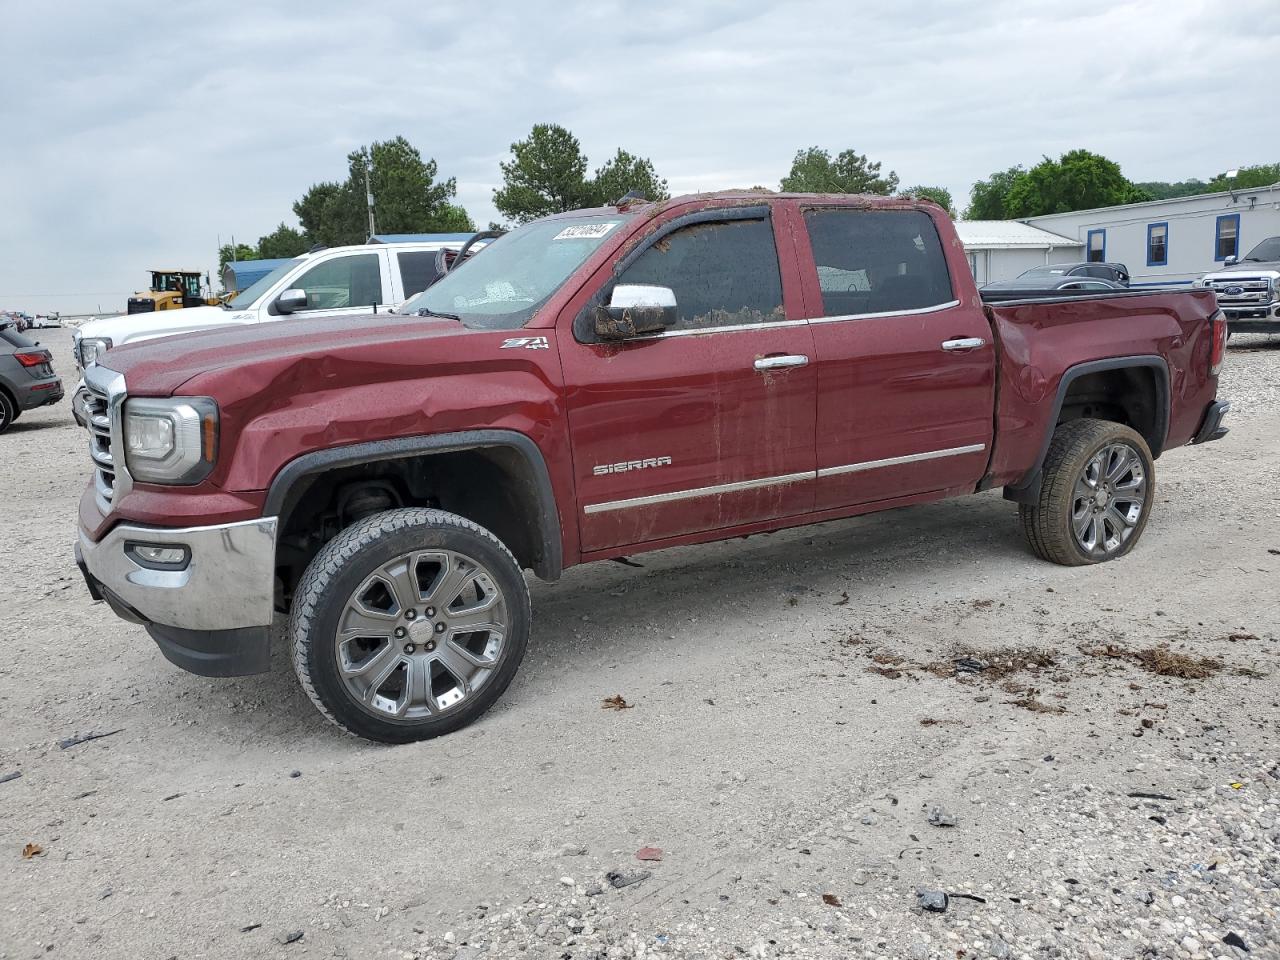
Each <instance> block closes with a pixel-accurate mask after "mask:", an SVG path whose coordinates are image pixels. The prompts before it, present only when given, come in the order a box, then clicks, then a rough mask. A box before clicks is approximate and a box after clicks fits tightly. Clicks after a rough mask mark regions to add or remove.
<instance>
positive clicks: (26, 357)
mask: <svg viewBox="0 0 1280 960" xmlns="http://www.w3.org/2000/svg"><path fill="white" fill-rule="evenodd" d="M13 359H15V360H17V361H18V362H19V363H20V364H22V365H23V366H24V367H38V366H40V364H42V363H48V362H49V361H50V360H52V359H53V354H51V353H49V352H48V351H45V350H37V351H36V352H35V353H15V354H14V355H13Z"/></svg>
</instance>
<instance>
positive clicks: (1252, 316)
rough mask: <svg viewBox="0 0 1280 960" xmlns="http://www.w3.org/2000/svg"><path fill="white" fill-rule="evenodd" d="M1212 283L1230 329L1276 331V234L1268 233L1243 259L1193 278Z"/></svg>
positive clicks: (1279, 300)
mask: <svg viewBox="0 0 1280 960" xmlns="http://www.w3.org/2000/svg"><path fill="white" fill-rule="evenodd" d="M1195 285H1196V286H1197V287H1212V288H1213V290H1214V292H1215V293H1217V295H1218V307H1219V309H1221V310H1222V312H1223V314H1224V315H1225V316H1226V318H1227V323H1228V325H1229V326H1230V329H1231V332H1232V333H1280V237H1268V238H1267V239H1266V240H1263V241H1262V242H1261V243H1259V244H1258V245H1257V246H1256V247H1254V248H1253V249H1252V250H1250V251H1249V253H1248V255H1247V256H1246V257H1245V258H1244V259H1243V260H1241V259H1238V258H1236V257H1226V258H1225V260H1224V262H1223V265H1222V269H1221V270H1215V271H1213V272H1212V273H1207V274H1205V275H1204V276H1203V277H1201V278H1200V279H1199V280H1197V281H1196V282H1195Z"/></svg>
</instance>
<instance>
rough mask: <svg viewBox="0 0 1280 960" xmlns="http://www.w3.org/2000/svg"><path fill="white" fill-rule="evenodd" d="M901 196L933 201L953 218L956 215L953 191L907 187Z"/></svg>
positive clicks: (940, 188)
mask: <svg viewBox="0 0 1280 960" xmlns="http://www.w3.org/2000/svg"><path fill="white" fill-rule="evenodd" d="M899 196H903V197H921V198H923V199H925V200H932V201H933V202H934V203H936V204H937V205H938V206H940V207H941V208H942V209H943V210H945V211H947V213H949V214H950V215H951V216H952V217H954V216H955V215H956V211H955V207H953V206H952V205H951V191H950V190H948V189H947V188H946V187H923V186H921V187H907V189H905V190H903V191H901V192H900V193H899Z"/></svg>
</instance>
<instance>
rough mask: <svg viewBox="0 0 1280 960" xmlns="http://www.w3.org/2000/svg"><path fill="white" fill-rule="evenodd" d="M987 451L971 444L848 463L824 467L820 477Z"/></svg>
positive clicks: (982, 444) (978, 444)
mask: <svg viewBox="0 0 1280 960" xmlns="http://www.w3.org/2000/svg"><path fill="white" fill-rule="evenodd" d="M985 449H987V445H986V444H985V443H971V444H969V445H968V446H964V447H948V448H947V449H945V450H929V451H926V452H925V453H910V454H907V455H906V456H905V457H887V458H885V459H884V460H864V461H863V462H862V463H846V464H844V465H842V466H839V467H822V468H820V469H819V470H818V476H819V477H834V476H837V475H839V474H842V473H861V472H863V471H864V470H878V469H880V468H881V467H896V466H899V465H900V464H904V463H919V462H920V461H922V460H940V459H941V458H943V457H958V456H961V455H963V454H966V453H981V452H982V451H983V450H985Z"/></svg>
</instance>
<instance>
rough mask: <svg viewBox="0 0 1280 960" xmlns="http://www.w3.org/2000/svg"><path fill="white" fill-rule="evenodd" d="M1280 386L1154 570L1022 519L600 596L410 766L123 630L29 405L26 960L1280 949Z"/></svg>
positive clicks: (808, 549)
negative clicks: (1090, 555) (1079, 545)
mask: <svg viewBox="0 0 1280 960" xmlns="http://www.w3.org/2000/svg"><path fill="white" fill-rule="evenodd" d="M39 337H40V338H41V339H43V340H45V341H46V342H48V343H50V344H51V345H52V346H53V348H54V350H55V360H56V364H57V366H58V369H59V371H60V372H61V373H63V375H64V378H69V377H70V375H71V374H72V373H73V370H74V367H73V365H72V362H71V358H70V352H69V343H70V335H69V332H67V331H41V332H40V333H39ZM1278 383H1280V338H1274V339H1272V340H1270V341H1268V340H1266V339H1265V338H1258V337H1253V338H1246V337H1240V338H1236V339H1233V340H1232V342H1231V345H1230V348H1229V351H1228V359H1227V368H1226V372H1225V373H1224V375H1223V380H1222V386H1221V391H1220V393H1221V395H1222V396H1224V397H1227V398H1229V399H1231V400H1232V401H1233V403H1234V405H1235V411H1234V413H1233V415H1232V417H1231V420H1230V424H1231V426H1232V432H1231V434H1230V436H1229V437H1227V438H1226V439H1225V440H1223V441H1222V442H1219V443H1214V444H1210V445H1207V446H1204V447H1200V448H1189V449H1181V450H1175V451H1172V452H1171V453H1169V454H1168V455H1167V456H1166V457H1164V458H1162V459H1161V460H1160V461H1159V463H1158V465H1157V477H1158V483H1159V488H1158V503H1157V508H1156V511H1155V513H1154V515H1153V517H1152V520H1151V523H1150V525H1149V526H1148V528H1147V531H1146V534H1145V537H1144V541H1143V543H1141V544H1140V545H1139V547H1138V548H1137V549H1136V551H1135V552H1134V553H1133V554H1132V555H1130V556H1129V557H1127V558H1125V559H1123V560H1120V561H1117V562H1115V563H1111V564H1105V565H1103V566H1100V567H1091V568H1082V569H1064V568H1060V567H1055V566H1052V565H1049V564H1046V563H1043V562H1040V561H1038V560H1036V559H1035V558H1034V557H1033V556H1032V555H1031V554H1030V553H1029V551H1028V550H1027V549H1026V548H1025V547H1024V546H1023V545H1022V543H1021V542H1020V541H1019V539H1018V537H1017V535H1016V533H1015V531H1014V525H1013V508H1012V507H1011V505H1010V504H1008V503H1006V502H1004V501H1003V500H1001V498H1000V496H999V494H998V493H990V494H985V495H982V496H976V497H969V498H966V499H962V500H956V501H951V502H947V503H942V504H934V505H929V506H925V507H918V508H911V509H905V510H897V511H893V512H889V513H885V514H881V515H878V516H873V517H865V518H861V519H856V520H850V521H842V522H837V523H828V524H823V525H821V526H818V527H812V528H808V529H804V530H796V531H788V532H784V533H778V534H774V535H768V536H759V537H754V538H751V539H749V540H745V541H743V540H737V541H733V542H729V543H723V544H715V545H710V546H705V547H696V548H688V549H683V550H672V551H666V552H663V553H659V554H651V555H645V556H641V557H639V558H638V562H640V563H642V564H643V565H644V566H643V568H642V569H634V568H629V567H625V566H621V565H618V564H601V565H596V566H591V567H582V568H578V569H575V570H572V571H570V572H569V573H568V574H567V575H566V576H565V578H564V579H563V580H562V581H561V582H560V583H557V584H554V585H546V584H539V585H537V586H535V589H534V614H535V623H534V636H533V640H532V641H531V644H530V649H529V655H528V657H527V658H526V661H525V664H524V666H523V668H522V671H521V674H520V676H519V677H518V678H517V680H516V682H515V683H514V684H513V685H512V687H511V689H510V690H509V691H508V693H507V694H506V696H505V698H504V700H503V701H502V702H501V704H499V706H498V707H497V708H495V710H493V711H492V712H491V713H490V714H489V715H488V716H487V717H486V718H484V719H483V720H482V721H480V722H479V723H477V724H476V725H474V726H473V727H471V728H469V729H467V730H465V731H462V732H461V733H458V734H455V735H453V736H450V737H446V738H443V739H440V740H436V741H433V742H429V743H422V744H416V745H411V746H406V747H397V748H389V747H380V746H375V745H371V744H366V743H362V742H359V741H356V740H353V739H351V738H349V737H346V736H344V735H342V734H341V733H340V732H339V731H337V730H336V729H335V728H333V727H331V726H330V725H329V724H327V723H326V722H325V721H324V720H323V719H322V718H321V717H320V716H319V714H317V713H316V712H315V711H314V710H313V709H312V707H311V705H310V703H309V702H308V701H307V700H306V698H305V697H304V696H303V695H302V693H301V692H300V691H299V689H298V686H297V683H296V681H295V679H294V677H293V674H292V672H291V671H290V670H289V668H288V664H287V662H286V659H285V657H284V655H283V653H281V652H277V655H276V664H277V666H276V669H275V671H274V672H272V673H271V674H268V675H265V676H261V677H252V678H246V679H242V680H220V681H215V680H206V679H201V678H199V677H195V676H191V675H189V674H186V673H183V672H181V671H180V670H178V669H176V668H175V667H172V666H170V665H169V664H168V663H167V662H166V661H164V660H163V659H162V658H161V656H160V654H159V653H158V651H157V650H156V649H155V647H154V645H153V643H152V642H151V640H150V639H149V638H148V637H147V636H146V635H145V634H144V633H143V631H142V630H141V629H140V628H137V627H134V626H131V625H129V624H126V623H124V622H122V621H119V620H117V619H116V618H115V617H114V616H112V615H111V613H110V612H109V611H108V610H107V609H106V608H105V607H103V606H101V605H98V606H95V605H93V604H91V603H90V601H89V598H88V595H87V593H86V592H85V589H84V587H83V584H82V583H81V581H80V579H79V575H78V574H77V572H76V570H75V567H74V564H73V562H72V559H71V543H72V540H73V537H74V530H75V512H76V502H77V499H78V497H79V494H80V490H81V489H82V487H83V484H84V482H85V478H86V475H87V471H88V458H87V454H86V452H85V444H84V439H83V435H82V433H81V431H80V430H79V429H78V428H76V427H75V426H74V424H73V423H72V421H71V417H70V413H69V409H68V406H67V404H66V402H65V401H64V402H63V403H62V404H61V405H59V406H57V407H55V408H52V409H46V410H41V411H36V412H34V413H28V414H26V415H25V416H24V417H23V418H22V419H21V420H20V421H19V422H18V423H17V424H15V426H14V427H13V429H12V430H11V431H10V432H9V433H8V434H6V435H4V436H3V437H0V484H2V487H0V488H2V489H3V491H4V494H5V508H4V516H5V523H4V525H3V529H2V531H0V553H2V554H3V555H4V556H5V557H6V564H5V569H6V572H7V575H6V576H5V577H4V578H3V583H2V584H0V612H2V613H3V618H2V619H0V641H2V642H3V646H4V651H5V656H4V657H3V658H2V659H0V717H3V723H2V724H0V778H4V777H5V776H7V775H11V774H14V773H17V774H20V776H19V777H17V778H14V779H8V780H7V781H5V782H0V957H2V958H6V960H7V958H18V957H21V958H28V957H30V958H34V957H72V958H90V957H92V958H95V960H112V958H128V960H170V958H179V960H194V958H219V960H225V958H250V957H254V958H256V957H310V958H329V957H349V958H366V957H369V958H404V960H412V958H424V960H426V958H432V960H434V958H440V960H446V958H455V960H480V958H491V957H492V958H497V957H514V956H519V957H536V958H543V957H546V958H564V960H590V958H618V957H624V958H630V957H655V958H661V957H687V958H695V957H696V958H704V957H706V958H713V957H724V958H730V957H740V956H745V957H776V956H796V957H822V958H844V957H864V956H865V957H908V958H938V960H942V958H947V960H951V958H961V957H963V958H980V957H1025V958H1048V957H1087V958H1104V957H1105V958H1142V957H1150V958H1166V957H1170V958H1219V957H1227V958H1231V960H1237V958H1241V960H1242V958H1261V957H1271V958H1275V957H1280V932H1278V931H1280V923H1277V914H1278V913H1280V889H1278V888H1277V883H1278V882H1280V736H1278V733H1280V708H1278V702H1280V592H1278V590H1277V586H1278V583H1280V429H1278V428H1277V416H1278V415H1280V389H1278V388H1277V384H1278ZM1012 649H1017V650H1021V651H1023V652H1022V653H1020V654H1017V655H1014V654H1011V653H1010V652H1009V651H1010V650H1012ZM1152 651H1165V655H1164V656H1158V655H1157V654H1156V653H1153V652H1152ZM1168 653H1178V654H1184V655H1187V656H1189V657H1191V658H1192V660H1190V661H1176V660H1173V661H1170V659H1169V657H1168V656H1167V654H1168ZM958 658H959V659H961V661H962V662H961V664H960V669H959V671H957V665H956V660H957V659H958ZM964 658H974V659H977V660H978V661H979V663H980V665H981V667H982V669H980V670H979V671H978V672H976V673H969V672H965V668H966V667H969V666H974V665H971V664H968V663H966V662H964ZM1201 658H1209V660H1210V662H1208V663H1204V662H1202V660H1201ZM1169 669H1173V670H1174V671H1175V672H1183V673H1186V672H1191V673H1202V674H1204V675H1203V676H1198V677H1194V678H1183V677H1178V676H1168V675H1162V674H1161V673H1160V672H1158V671H1159V670H1169ZM614 694H621V695H622V696H623V697H625V699H626V700H627V701H628V702H629V703H630V704H632V705H633V706H632V708H631V709H627V710H622V711H614V710H606V709H602V708H601V704H602V700H603V698H605V697H609V696H612V695H614ZM115 730H118V731H119V732H118V733H115V734H114V735H112V736H109V737H105V738H102V739H97V740H92V741H89V742H86V743H83V744H80V745H77V746H73V747H70V748H68V749H65V750H64V749H61V748H60V747H59V746H58V743H57V741H59V740H60V739H62V738H66V737H70V736H72V735H73V734H75V733H86V732H90V731H98V732H105V731H115ZM1141 794H1146V795H1149V796H1139V795H1141ZM934 807H941V808H942V811H941V818H940V819H941V820H942V821H943V822H945V821H946V820H947V819H948V818H949V817H954V821H955V825H954V826H938V825H934V824H931V823H930V822H929V819H930V813H931V811H932V810H933V808H934ZM934 819H935V820H938V819H939V817H938V816H935V817H934ZM28 844H31V845H37V846H38V847H39V848H40V852H39V853H38V854H36V855H34V856H30V857H24V855H23V852H24V847H26V846H27V845H28ZM643 847H657V848H660V849H661V851H662V852H661V860H660V861H644V862H642V861H640V860H638V859H636V857H635V854H636V852H637V851H638V850H640V849H641V848H643ZM637 871H642V872H641V873H637ZM610 874H613V875H614V876H615V877H616V878H617V879H618V880H619V881H626V880H633V879H635V878H636V877H637V876H638V877H639V879H638V880H637V881H636V882H634V883H630V884H629V885H626V886H623V887H620V888H619V887H615V886H614V884H613V883H612V882H610V880H609V879H608V878H607V877H608V875H610ZM918 890H926V891H944V892H946V893H948V894H949V895H950V899H949V903H948V909H947V910H946V911H945V912H941V913H938V912H923V911H921V910H919V909H918V908H917V891H918ZM1246 948H1247V950H1246Z"/></svg>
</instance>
